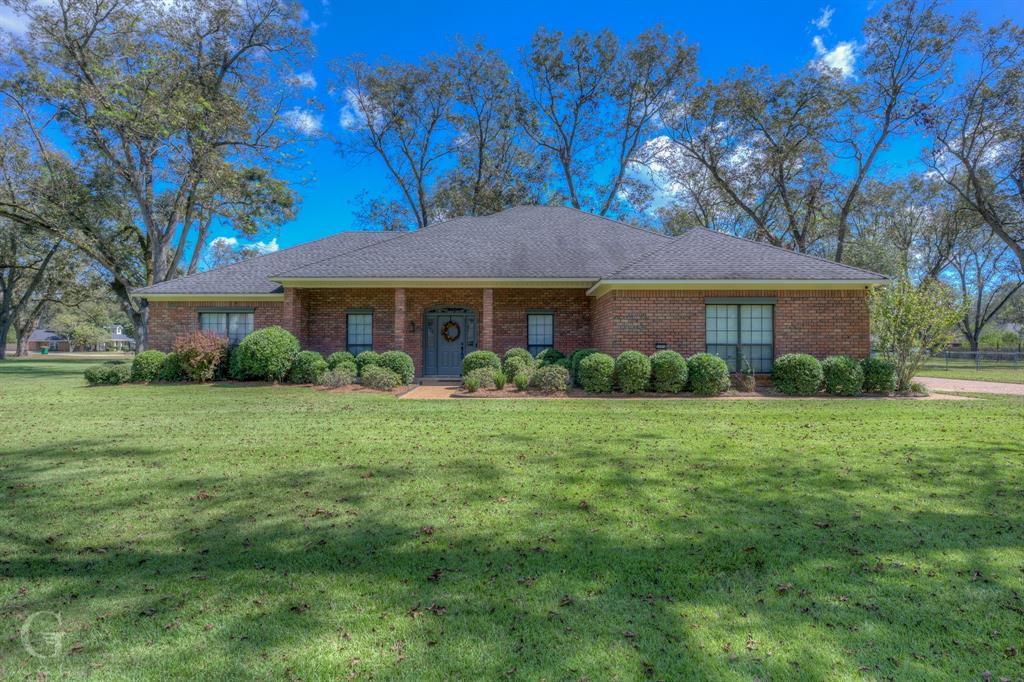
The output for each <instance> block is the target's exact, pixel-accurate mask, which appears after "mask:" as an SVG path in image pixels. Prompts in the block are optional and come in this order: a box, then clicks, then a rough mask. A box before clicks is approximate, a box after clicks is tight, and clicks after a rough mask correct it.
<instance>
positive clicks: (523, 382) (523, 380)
mask: <svg viewBox="0 0 1024 682" xmlns="http://www.w3.org/2000/svg"><path fill="white" fill-rule="evenodd" d="M512 382H513V383H514V384H515V385H516V390H517V391H525V390H526V389H528V388H529V387H530V375H529V374H527V373H526V372H520V373H519V374H517V375H515V376H514V377H512Z"/></svg>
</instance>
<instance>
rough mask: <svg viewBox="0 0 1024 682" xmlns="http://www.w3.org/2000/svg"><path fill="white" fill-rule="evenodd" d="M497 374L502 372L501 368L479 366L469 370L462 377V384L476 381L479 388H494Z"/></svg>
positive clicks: (465, 384)
mask: <svg viewBox="0 0 1024 682" xmlns="http://www.w3.org/2000/svg"><path fill="white" fill-rule="evenodd" d="M497 374H501V370H500V369H494V368H493V367H477V368H476V369H471V370H469V373H468V374H466V375H465V376H463V377H462V385H463V386H468V385H469V384H468V382H470V381H474V382H476V385H477V388H494V387H495V385H496V384H495V381H494V377H495V375H497Z"/></svg>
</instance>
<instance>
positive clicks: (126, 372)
mask: <svg viewBox="0 0 1024 682" xmlns="http://www.w3.org/2000/svg"><path fill="white" fill-rule="evenodd" d="M84 375H85V380H86V381H87V382H89V384H90V385H92V386H96V385H114V384H127V383H128V382H129V381H131V380H132V366H131V365H128V364H125V363H122V362H105V363H103V364H102V365H96V366H95V367H90V368H88V369H87V370H85V372H84Z"/></svg>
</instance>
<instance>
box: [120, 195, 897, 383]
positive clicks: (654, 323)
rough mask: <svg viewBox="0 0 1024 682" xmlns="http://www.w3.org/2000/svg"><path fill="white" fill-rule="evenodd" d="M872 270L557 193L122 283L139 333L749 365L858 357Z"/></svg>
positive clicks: (414, 352)
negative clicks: (267, 332) (675, 228)
mask: <svg viewBox="0 0 1024 682" xmlns="http://www.w3.org/2000/svg"><path fill="white" fill-rule="evenodd" d="M884 280H885V278H884V277H883V276H881V275H878V274H875V273H872V272H868V271H865V270H861V269H858V268H854V267H850V266H846V265H841V264H838V263H833V262H830V261H827V260H823V259H819V258H815V257H812V256H805V255H801V254H796V253H793V252H790V251H787V250H785V249H780V248H776V247H772V246H768V245H766V244H761V243H757V242H752V241H749V240H745V239H741V238H738V237H733V236H729V235H726V234H722V233H718V232H712V231H709V230H704V229H698V228H695V229H691V230H689V231H687V232H686V233H685V234H683V235H682V236H679V237H669V236H665V235H662V234H659V233H656V232H653V231H649V230H645V229H642V228H638V227H634V226H630V225H626V224H624V223H620V222H617V221H614V220H609V219H606V218H601V217H598V216H594V215H591V214H588V213H584V212H581V211H577V210H575V209H571V208H565V207H541V206H520V207H516V208H511V209H508V210H506V211H502V212H501V213H497V214H494V215H490V216H485V217H466V218H457V219H454V220H450V221H445V222H440V223H436V224H434V225H431V226H429V227H427V228H425V229H422V230H418V231H415V232H402V233H389V232H341V233H338V234H336V235H333V236H330V237H327V238H325V239H321V240H318V241H314V242H309V243H306V244H302V245H299V246H296V247H293V248H290V249H285V250H282V251H278V252H276V253H273V254H268V255H265V256H261V257H258V258H254V259H251V260H248V261H245V262H242V263H236V264H234V265H229V266H226V267H223V268H218V269H216V270H210V271H208V272H202V273H198V274H195V275H190V276H188V277H182V278H180V279H175V280H172V281H169V282H164V283H161V284H157V285H154V286H150V287H146V288H143V289H139V290H136V291H135V292H134V295H136V296H138V297H141V298H144V299H146V301H147V302H148V305H149V339H150V346H151V347H153V348H159V349H163V350H167V349H169V348H170V346H171V344H172V342H173V340H174V339H175V338H176V337H177V336H180V335H182V334H184V333H187V332H190V331H194V330H196V329H206V330H211V331H214V332H216V333H218V334H223V335H225V336H227V337H228V338H229V339H230V340H231V341H232V342H235V341H238V340H240V339H241V338H242V337H244V336H245V334H247V333H249V332H250V331H252V330H253V329H257V328H260V327H265V326H269V325H275V324H277V325H281V326H282V327H284V328H286V329H288V330H290V331H291V332H292V333H294V334H295V335H296V336H297V337H298V339H299V341H300V343H301V344H302V347H303V348H304V349H311V350H316V351H319V352H321V353H324V354H325V355H326V354H328V353H332V352H334V351H337V350H349V351H351V352H353V353H358V352H360V351H362V350H367V349H373V350H378V351H383V350H389V349H400V350H404V351H405V352H407V353H409V355H411V356H412V358H413V360H414V362H415V364H416V370H417V373H418V374H419V375H421V376H428V377H445V376H455V375H458V374H459V368H460V363H461V360H462V357H463V356H464V355H465V354H466V353H468V352H470V351H473V350H477V349H481V350H493V351H495V352H497V353H499V354H500V353H504V352H505V351H506V350H507V349H509V348H512V347H515V346H521V347H526V348H528V349H529V350H530V351H531V352H534V353H537V352H539V351H540V350H542V349H544V348H548V347H552V346H553V347H555V348H557V349H558V350H561V351H562V352H564V353H566V354H568V353H569V352H571V351H573V350H575V349H577V348H585V347H594V348H599V349H601V350H602V351H605V352H607V353H611V354H613V355H614V354H618V353H620V352H621V351H623V350H626V349H635V350H639V351H642V352H644V353H653V352H654V351H655V350H659V349H663V348H667V349H672V350H676V351H679V352H680V353H682V354H684V355H690V354H693V353H696V352H700V351H705V350H707V351H709V352H713V353H717V354H719V355H721V356H722V357H723V358H725V359H726V360H727V361H728V362H729V364H730V365H731V366H735V364H736V361H737V354H738V353H740V352H742V353H744V354H745V355H746V357H747V358H748V359H749V360H750V362H751V364H752V365H753V367H754V369H755V371H757V372H762V373H763V372H768V371H770V369H771V365H772V361H773V359H774V358H775V357H777V356H779V355H781V354H783V353H791V352H805V353H811V354H812V355H815V356H818V357H824V356H826V355H833V354H848V355H851V356H853V357H856V358H863V357H865V356H866V355H867V354H868V352H869V349H870V338H869V331H868V306H867V291H868V289H869V288H870V287H871V286H872V285H877V284H879V283H881V282H883V281H884Z"/></svg>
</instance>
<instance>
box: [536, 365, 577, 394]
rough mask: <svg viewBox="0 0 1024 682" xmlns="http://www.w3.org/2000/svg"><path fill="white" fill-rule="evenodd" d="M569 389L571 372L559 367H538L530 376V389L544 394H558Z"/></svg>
mask: <svg viewBox="0 0 1024 682" xmlns="http://www.w3.org/2000/svg"><path fill="white" fill-rule="evenodd" d="M568 387H569V370H567V369H566V368H565V367H559V366H558V365H547V366H545V367H538V368H537V369H536V371H534V373H533V374H531V375H530V388H532V389H533V390H535V391H541V392H542V393H557V392H559V391H564V390H565V389H567V388H568Z"/></svg>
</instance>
